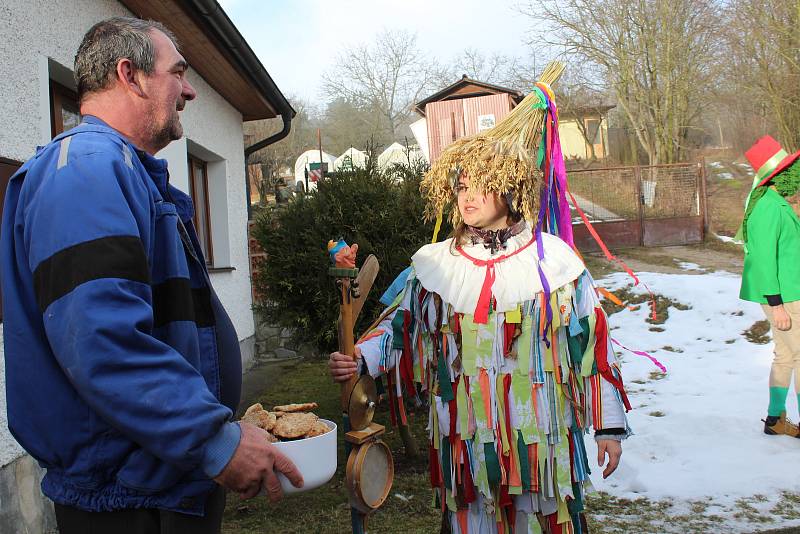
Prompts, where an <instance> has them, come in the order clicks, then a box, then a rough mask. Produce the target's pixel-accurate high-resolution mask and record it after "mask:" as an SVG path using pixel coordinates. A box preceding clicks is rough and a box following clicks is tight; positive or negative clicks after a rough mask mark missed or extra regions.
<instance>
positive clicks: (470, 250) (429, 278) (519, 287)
mask: <svg viewBox="0 0 800 534" xmlns="http://www.w3.org/2000/svg"><path fill="white" fill-rule="evenodd" d="M532 239H533V234H532V232H531V230H530V228H527V227H526V228H525V229H524V230H522V232H520V233H519V234H517V235H515V236H512V237H510V238H509V239H508V241H507V242H506V248H505V249H501V250H497V251H495V253H494V254H492V252H491V250H490V249H488V248H485V247H484V246H483V244H482V243H479V244H476V245H472V244H466V245H464V246H463V247H462V249H463V251H464V252H465V253H466V254H468V255H469V256H471V257H472V258H475V259H477V260H481V261H486V260H490V259H497V258H500V257H501V256H508V257H507V258H505V259H503V260H502V261H499V262H498V263H495V264H494V271H495V281H494V284H493V285H492V294H493V295H494V298H495V300H496V303H497V307H496V310H497V311H500V312H505V311H509V310H512V309H514V308H516V307H517V305H518V304H520V303H521V302H524V301H526V300H531V299H532V298H534V297H535V296H536V294H537V293H539V292H540V291H542V282H541V280H540V278H539V272H538V269H537V264H539V258H538V247H537V244H536V243H532V244H530V245H529V246H527V247H526V245H528V244H529V243H530V242H531V240H532ZM452 242H453V240H452V238H450V239H447V240H445V241H442V242H440V243H432V244H430V245H425V246H424V247H422V248H421V249H419V250H418V251H417V252H416V254H414V256H413V257H412V258H411V261H412V264H413V266H414V270H415V272H416V277H417V279H418V280H419V281H420V283H421V284H422V287H424V288H425V289H426V290H428V291H431V292H433V293H436V294H438V295H439V296H440V297H442V300H443V301H445V302H447V303H448V304H450V305H452V306H453V307H454V309H455V311H456V312H458V313H469V314H472V313H474V311H475V306H476V304H477V302H478V296H479V295H480V292H481V287H482V286H483V281H484V278H485V276H486V267H485V266H481V265H475V263H473V262H472V261H471V260H469V259H467V258H466V257H464V256H463V255H462V254H460V253H459V252H458V251H457V250H456V249H455V247H453V246H452ZM542 245H543V246H544V260H543V261H542V262H541V267H542V271H543V272H544V275H545V278H546V279H547V283H548V285H549V287H550V290H551V291H555V290H556V289H557V288H559V287H561V286H563V285H564V284H567V283H569V282H572V281H574V280H575V279H577V278H578V276H580V274H581V273H582V272H583V271H584V269H585V267H584V265H583V262H582V261H581V260H580V258H578V256H577V255H576V254H575V252H574V251H573V250H572V249H571V248H570V246H569V245H567V244H566V243H565V242H564V241H562V240H561V239H559V238H558V237H556V236H554V235H551V234H546V233H543V234H542ZM451 247H452V248H451ZM523 248H524V250H520V249H523Z"/></svg>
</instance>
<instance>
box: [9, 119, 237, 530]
mask: <svg viewBox="0 0 800 534" xmlns="http://www.w3.org/2000/svg"><path fill="white" fill-rule="evenodd" d="M192 213H193V207H192V202H191V199H190V198H189V197H188V196H187V195H185V194H184V193H182V192H181V191H179V190H177V189H175V188H174V187H172V186H170V185H169V183H168V173H167V164H166V161H164V160H160V159H156V158H154V157H152V156H150V155H148V154H146V153H144V152H142V151H139V150H137V149H136V147H135V146H133V145H132V144H131V143H130V142H129V141H127V140H126V139H125V138H124V137H123V136H121V135H120V134H119V133H118V132H116V131H115V130H113V129H112V128H110V127H108V126H107V125H105V124H104V123H103V122H102V121H100V120H99V119H96V118H94V117H85V118H84V121H83V123H82V124H81V125H80V126H78V127H76V128H74V129H72V130H70V131H68V132H65V133H63V134H62V135H59V136H58V137H56V138H55V139H53V141H52V142H51V143H50V144H48V145H47V146H45V147H44V148H40V149H39V150H38V152H37V154H36V155H35V156H34V157H33V158H31V160H29V161H28V162H27V163H25V164H24V165H23V166H22V167H21V168H20V169H19V171H18V172H17V173H16V174H15V175H14V176H13V177H12V178H11V181H10V182H9V186H8V190H7V192H6V198H5V205H4V210H3V222H2V236H1V237H0V261H1V262H2V263H1V264H0V265H1V266H2V291H3V315H4V317H3V320H4V341H5V360H6V396H7V401H8V402H7V404H8V424H9V428H10V430H11V432H12V434H13V435H14V437H15V438H16V439H17V441H19V443H20V444H21V445H22V446H23V447H24V448H25V449H26V450H27V451H28V452H29V453H30V454H31V455H32V456H33V457H34V458H36V459H37V460H38V461H39V463H40V464H41V465H42V466H43V467H44V468H46V469H47V473H46V475H45V477H44V479H43V481H42V491H43V492H44V494H45V495H47V496H48V497H50V498H51V499H52V500H53V501H55V502H56V503H59V504H65V505H71V506H75V507H78V508H81V509H85V510H90V511H106V510H115V509H122V508H137V507H148V508H161V509H166V510H174V511H178V512H183V513H188V514H194V515H202V514H203V513H204V503H205V500H206V497H207V495H208V494H209V493H210V492H211V490H212V489H213V488H214V482H213V481H212V480H210V478H209V477H213V476H216V475H217V474H218V473H219V472H220V471H221V470H222V468H223V467H224V466H225V464H227V462H228V460H230V458H231V456H232V455H233V452H234V450H235V449H236V447H237V446H238V442H239V438H240V430H239V427H238V425H237V424H236V423H232V422H231V417H232V413H233V411H234V410H235V408H236V405H237V404H238V402H239V394H240V391H241V356H240V354H239V345H238V339H237V336H236V332H235V330H234V327H233V325H232V324H231V321H230V319H229V318H228V315H227V314H226V313H225V311H224V309H223V308H222V306H221V304H220V302H219V299H217V297H216V295H215V293H214V291H213V289H212V288H211V285H210V282H209V279H208V273H207V271H206V268H205V261H204V260H203V257H202V254H201V252H200V247H199V244H198V242H197V236H196V234H195V232H194V229H193V226H192V224H191V218H192Z"/></svg>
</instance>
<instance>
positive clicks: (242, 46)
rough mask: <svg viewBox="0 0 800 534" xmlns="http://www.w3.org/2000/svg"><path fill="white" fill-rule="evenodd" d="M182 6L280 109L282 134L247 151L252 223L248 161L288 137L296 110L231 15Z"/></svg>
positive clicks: (207, 0)
mask: <svg viewBox="0 0 800 534" xmlns="http://www.w3.org/2000/svg"><path fill="white" fill-rule="evenodd" d="M183 3H184V4H187V5H188V6H189V7H191V8H193V10H194V12H195V13H197V14H199V15H200V16H202V17H203V19H205V22H206V23H207V24H209V25H210V26H211V27H212V28H213V29H214V30H215V32H216V33H217V35H219V37H220V38H221V40H222V44H223V45H224V46H225V47H226V48H227V49H228V50H229V51H230V53H231V54H232V55H233V57H234V59H236V60H238V62H239V64H240V65H241V67H242V68H243V69H244V70H245V72H247V74H248V75H249V76H250V77H251V79H252V80H253V81H254V82H255V85H256V87H258V88H259V89H260V90H261V93H262V94H263V95H272V96H273V97H274V100H273V99H270V101H271V104H272V105H273V106H274V108H276V109H277V111H278V112H279V113H280V115H281V118H282V119H283V129H282V130H281V131H280V132H278V133H277V134H275V135H271V136H270V137H267V138H266V139H262V140H261V141H259V142H257V143H255V144H253V145H251V146H249V147H247V148H245V150H244V168H245V171H244V173H245V190H246V195H247V199H246V203H247V220H248V221H249V220H250V216H251V215H252V210H251V208H250V173H249V172H248V169H247V159H248V157H249V156H250V155H251V154H252V153H253V152H255V151H257V150H260V149H262V148H264V147H266V146H268V145H271V144H272V143H276V142H278V141H280V140H281V139H283V138H284V137H286V136H287V135H289V130H290V128H291V123H292V117H294V115H295V111H294V110H293V109H292V106H291V104H289V102H288V101H287V100H286V98H285V97H284V96H283V94H281V92H280V90H279V89H278V87H277V86H276V85H275V82H274V81H273V80H272V78H271V77H270V76H269V74H267V72H266V70H265V69H264V66H263V65H262V64H261V62H260V61H259V60H258V58H257V57H256V55H255V54H254V53H253V51H252V50H251V49H250V46H249V45H248V44H247V42H246V41H245V40H244V38H243V37H242V34H241V33H239V30H238V29H236V26H234V24H233V22H231V20H230V19H229V18H228V15H226V14H225V12H224V11H223V10H222V8H220V6H219V3H217V1H216V0H184V2H183Z"/></svg>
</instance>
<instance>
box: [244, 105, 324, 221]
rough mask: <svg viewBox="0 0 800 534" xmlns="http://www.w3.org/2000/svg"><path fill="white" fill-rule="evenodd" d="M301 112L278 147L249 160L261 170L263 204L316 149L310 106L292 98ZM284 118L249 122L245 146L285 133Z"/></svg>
mask: <svg viewBox="0 0 800 534" xmlns="http://www.w3.org/2000/svg"><path fill="white" fill-rule="evenodd" d="M289 100H290V101H291V102H292V106H293V107H294V108H295V110H296V111H297V115H295V117H294V119H292V125H291V126H292V128H291V130H290V131H289V135H288V136H286V137H285V138H284V139H281V140H280V141H278V142H277V143H275V144H272V145H269V146H268V147H266V148H263V149H261V150H259V151H258V152H255V153H254V154H253V155H252V156H251V157H250V159H249V162H248V163H250V164H253V163H257V164H260V167H261V177H260V178H259V179H257V180H256V184H255V185H256V187H257V188H258V191H259V194H260V198H261V203H262V205H263V204H264V202H265V201H266V193H267V192H268V191H274V192H275V193H276V194H277V189H278V186H279V185H281V184H282V183H283V180H282V177H283V174H284V173H285V172H286V170H287V169H289V170H290V171H292V172H293V169H294V162H295V159H296V158H297V157H298V156H299V155H300V154H301V153H303V152H304V151H305V150H307V149H309V148H313V147H314V146H316V128H317V124H316V121H315V119H314V118H313V117H312V116H311V110H310V109H309V106H308V105H307V104H306V103H305V102H303V101H302V100H299V99H296V98H290V99H289ZM282 127H283V123H282V121H281V119H265V120H258V121H251V122H246V123H245V126H244V134H245V144H247V145H249V144H252V143H256V142H258V141H260V140H261V139H265V138H267V137H269V136H271V135H273V134H275V133H277V132H279V131H280V130H281V128H282Z"/></svg>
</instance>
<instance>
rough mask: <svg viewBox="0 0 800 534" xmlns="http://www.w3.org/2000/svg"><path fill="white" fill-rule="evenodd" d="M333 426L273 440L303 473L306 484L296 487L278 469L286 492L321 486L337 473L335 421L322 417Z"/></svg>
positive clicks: (323, 420) (296, 491)
mask: <svg viewBox="0 0 800 534" xmlns="http://www.w3.org/2000/svg"><path fill="white" fill-rule="evenodd" d="M320 421H322V422H323V423H325V424H326V425H328V428H330V430H329V431H328V432H325V433H324V434H322V435H321V436H314V437H313V438H305V439H297V440H294V441H279V442H277V443H273V445H275V446H276V447H277V448H278V449H279V450H280V451H281V452H282V453H283V454H285V455H286V456H287V457H288V458H289V459H290V460H291V461H292V462H294V465H296V466H297V469H299V470H300V474H301V475H303V487H302V488H295V487H294V486H292V483H291V482H289V479H288V478H286V477H285V476H283V474H281V473H278V479H279V480H280V481H281V488H282V489H283V493H300V492H301V491H308V490H312V489H314V488H318V487H320V486H322V485H323V484H325V483H326V482H327V481H329V480H330V479H331V477H333V474H334V473H336V423H334V422H333V421H328V420H327V419H320Z"/></svg>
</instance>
